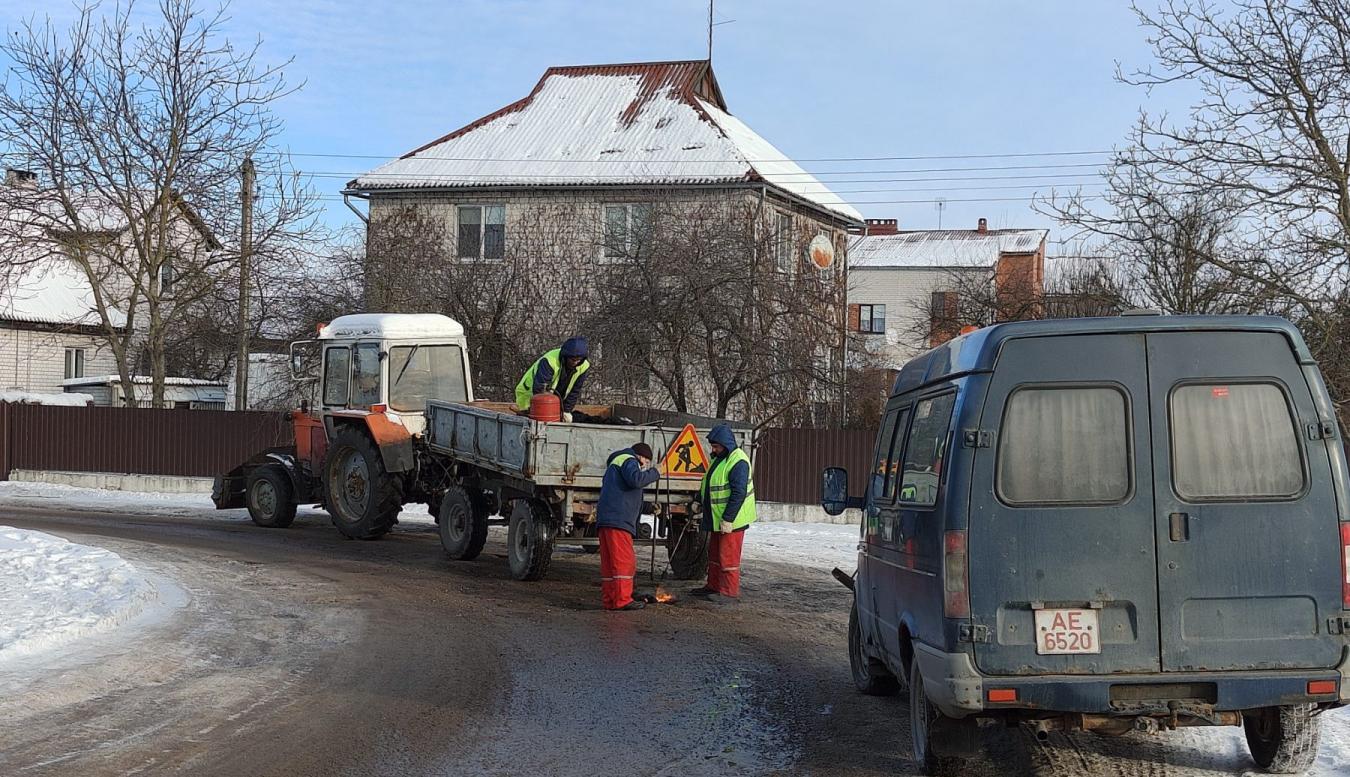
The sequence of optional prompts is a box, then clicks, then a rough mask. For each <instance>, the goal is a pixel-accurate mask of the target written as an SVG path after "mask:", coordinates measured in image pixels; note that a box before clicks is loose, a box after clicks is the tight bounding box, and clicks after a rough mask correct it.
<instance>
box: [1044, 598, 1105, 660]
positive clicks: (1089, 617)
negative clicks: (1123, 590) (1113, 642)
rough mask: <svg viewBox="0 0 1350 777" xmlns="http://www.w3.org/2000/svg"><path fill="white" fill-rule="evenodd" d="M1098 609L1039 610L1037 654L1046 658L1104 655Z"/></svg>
mask: <svg viewBox="0 0 1350 777" xmlns="http://www.w3.org/2000/svg"><path fill="white" fill-rule="evenodd" d="M1100 638H1101V629H1100V627H1099V625H1098V622H1097V611H1096V610H1064V609H1055V610H1036V652H1037V653H1039V654H1040V655H1043V656H1061V655H1077V654H1081V653H1100V652H1102V644H1101V639H1100Z"/></svg>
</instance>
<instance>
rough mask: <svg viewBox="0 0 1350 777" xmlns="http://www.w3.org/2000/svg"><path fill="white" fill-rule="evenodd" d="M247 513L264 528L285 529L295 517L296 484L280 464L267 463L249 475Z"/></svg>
mask: <svg viewBox="0 0 1350 777" xmlns="http://www.w3.org/2000/svg"><path fill="white" fill-rule="evenodd" d="M244 504H245V505H246V506H247V507H248V517H249V518H252V519H253V522H254V523H256V524H257V525H259V526H261V527H263V528H265V529H284V528H286V527H287V526H290V525H291V523H293V522H294V521H295V487H294V486H292V485H291V476H290V473H288V472H287V471H286V468H285V467H283V466H282V465H280V464H264V465H263V466H261V467H258V468H257V469H255V470H253V471H252V472H250V473H249V475H248V484H247V485H245V486H244Z"/></svg>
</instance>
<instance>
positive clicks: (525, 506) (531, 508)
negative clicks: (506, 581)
mask: <svg viewBox="0 0 1350 777" xmlns="http://www.w3.org/2000/svg"><path fill="white" fill-rule="evenodd" d="M506 545H507V561H509V562H510V564H511V576H512V577H514V578H515V579H517V580H541V579H543V577H544V575H545V573H547V572H548V563H549V562H550V561H551V560H553V516H552V515H551V514H550V513H549V509H548V505H546V504H544V503H543V502H541V501H539V500H537V499H517V500H516V503H515V505H514V506H513V507H512V508H511V526H510V529H509V531H508V532H507V536H506Z"/></svg>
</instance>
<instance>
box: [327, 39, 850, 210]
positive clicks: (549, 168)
mask: <svg viewBox="0 0 1350 777" xmlns="http://www.w3.org/2000/svg"><path fill="white" fill-rule="evenodd" d="M755 181H765V182H767V183H769V184H771V185H772V186H775V187H778V188H780V189H782V190H784V191H786V192H789V193H791V194H793V195H796V196H798V197H801V198H802V199H804V200H806V201H808V202H809V203H812V204H814V205H816V206H817V207H820V208H823V209H825V210H827V211H830V212H831V213H833V214H834V215H836V216H840V217H843V218H846V219H849V220H852V221H859V222H861V221H862V214H861V213H859V212H858V211H857V210H855V209H854V208H853V206H851V205H849V204H848V203H847V202H845V201H844V200H843V199H842V198H840V197H839V196H838V195H836V194H835V193H833V192H832V191H830V189H829V188H828V187H827V186H825V184H823V183H821V182H820V181H819V180H817V179H816V178H815V176H813V175H811V174H810V173H807V172H806V171H805V170H803V169H802V168H801V167H799V166H798V165H797V163H795V162H793V161H792V160H791V159H788V158H787V157H786V156H785V155H784V154H783V153H782V152H781V151H779V150H778V149H777V148H775V147H774V146H773V144H771V143H769V142H768V141H767V140H765V139H764V138H762V137H760V136H759V135H757V134H756V133H755V132H754V131H753V130H751V129H750V128H749V127H748V126H746V125H745V124H744V123H743V122H741V121H740V120H739V119H737V118H735V117H734V116H732V115H731V114H729V113H727V111H726V105H725V103H723V102H722V97H721V92H720V91H719V90H718V88H717V85H716V80H715V79H714V78H713V76H712V70H711V67H709V66H708V64H707V63H706V62H702V61H693V62H670V63H640V64H632V65H602V66H587V67H555V68H549V70H548V71H546V72H545V73H544V75H543V77H542V78H541V79H540V80H539V83H538V84H536V85H535V87H534V89H533V91H531V92H530V94H529V96H527V97H525V98H524V99H523V100H519V101H517V102H515V103H512V104H511V105H508V106H506V107H505V108H502V109H501V110H499V111H497V112H495V113H492V114H489V115H487V116H485V117H483V118H481V119H479V120H477V121H475V122H473V123H471V124H469V125H467V126H465V127H463V128H461V129H459V130H456V131H455V132H452V133H450V134H449V135H446V136H445V137H443V138H440V139H439V140H436V141H433V142H431V143H429V144H427V145H426V146H423V147H422V148H419V149H417V150H415V151H413V152H410V153H408V154H406V155H404V156H403V157H401V158H399V159H396V160H393V161H391V162H388V163H386V164H383V165H381V166H379V167H377V168H375V169H374V170H371V171H370V172H368V173H366V174H364V175H362V176H360V177H359V178H357V179H355V180H353V181H352V182H351V183H350V184H348V185H349V187H350V188H352V189H356V190H361V191H372V190H387V189H416V188H425V187H437V188H449V187H473V186H540V185H565V186H578V185H580V186H586V185H590V186H595V185H624V186H632V185H644V184H645V185H661V184H710V183H744V182H755Z"/></svg>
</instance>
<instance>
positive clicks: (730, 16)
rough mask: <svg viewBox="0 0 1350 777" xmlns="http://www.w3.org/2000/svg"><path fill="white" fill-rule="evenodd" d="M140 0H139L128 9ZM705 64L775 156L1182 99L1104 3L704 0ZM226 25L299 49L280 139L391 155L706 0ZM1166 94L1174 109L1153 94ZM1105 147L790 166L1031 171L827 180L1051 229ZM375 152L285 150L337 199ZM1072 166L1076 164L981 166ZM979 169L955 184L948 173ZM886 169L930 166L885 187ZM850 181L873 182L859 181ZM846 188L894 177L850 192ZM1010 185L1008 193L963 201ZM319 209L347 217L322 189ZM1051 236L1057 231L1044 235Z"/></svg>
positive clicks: (688, 15)
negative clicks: (1068, 191) (1121, 71)
mask: <svg viewBox="0 0 1350 777" xmlns="http://www.w3.org/2000/svg"><path fill="white" fill-rule="evenodd" d="M143 5H144V6H145V8H144V9H143V10H148V9H149V8H150V7H152V6H151V4H150V3H143ZM716 8H717V13H716V18H717V20H718V21H719V22H720V21H726V20H734V22H731V23H729V24H722V25H720V26H718V27H717V28H716V33H715V36H716V38H715V40H716V43H715V49H714V55H713V64H714V68H715V70H716V72H717V77H718V80H719V82H720V83H721V85H722V89H723V92H724V94H725V96H726V99H727V103H728V105H729V107H730V109H731V111H732V113H734V114H736V115H737V116H739V117H740V118H741V119H742V120H744V121H745V122H746V123H748V124H749V125H750V126H751V127H752V128H754V129H755V130H756V131H757V132H759V133H760V134H761V135H763V136H764V137H766V138H768V139H769V140H770V141H771V142H773V143H774V144H775V145H777V146H778V147H779V148H780V149H781V150H783V151H784V152H785V153H786V154H788V155H789V156H792V157H795V158H799V159H803V160H807V159H820V158H839V157H881V156H927V155H962V154H1014V153H1024V152H1050V151H1101V150H1105V149H1110V148H1111V147H1113V146H1115V145H1118V144H1120V143H1121V142H1122V140H1123V138H1124V137H1125V134H1126V132H1127V130H1128V128H1129V126H1130V124H1131V123H1132V122H1133V120H1134V119H1135V117H1136V115H1137V112H1138V110H1139V108H1140V107H1141V105H1144V104H1145V103H1147V105H1148V107H1149V109H1150V110H1151V111H1155V110H1163V109H1170V110H1172V111H1173V112H1181V111H1184V107H1185V106H1184V102H1181V96H1180V95H1171V94H1154V95H1151V96H1150V95H1148V94H1147V93H1145V92H1144V91H1142V90H1140V89H1137V88H1133V87H1128V86H1124V85H1120V84H1117V83H1116V82H1115V81H1114V80H1113V74H1114V71H1115V65H1116V62H1117V61H1119V62H1121V63H1122V64H1124V65H1125V66H1127V67H1130V66H1139V65H1143V64H1146V63H1147V62H1148V61H1149V50H1148V47H1147V45H1146V43H1145V35H1144V31H1143V30H1141V29H1140V28H1139V27H1138V25H1137V23H1136V21H1135V19H1134V16H1133V14H1132V13H1131V12H1130V11H1129V10H1128V9H1127V8H1126V7H1125V4H1124V2H1118V1H1116V0H1034V1H1032V0H1027V1H1025V2H1007V1H1006V0H967V1H963V2H960V3H945V2H939V3H935V2H919V1H918V0H905V1H903V2H902V1H900V0H894V1H887V0H859V1H857V2H850V1H848V0H840V1H839V2H833V3H821V2H819V0H718V1H717V6H716ZM45 13H52V14H53V15H56V16H57V17H58V18H59V17H68V16H69V15H70V13H71V11H70V5H69V4H68V3H66V2H64V0H53V1H52V2H50V3H42V2H34V0H26V1H24V2H20V1H19V0H0V16H2V17H3V19H4V20H5V22H6V25H7V26H10V25H13V24H14V23H15V22H16V21H17V20H19V19H20V18H24V17H27V16H30V15H33V14H45ZM231 16H232V20H231V22H230V30H231V35H232V37H235V38H238V39H240V40H241V41H248V40H251V39H252V38H254V37H255V36H261V37H262V38H263V40H264V47H263V53H264V56H265V57H266V58H267V59H268V60H269V61H279V60H282V59H284V58H285V57H288V56H293V57H294V58H295V62H294V64H293V65H292V66H291V67H290V68H289V69H288V77H291V78H292V79H293V80H297V81H299V80H304V81H305V86H304V88H303V90H301V91H300V92H299V93H298V94H295V95H293V96H291V97H289V98H287V99H286V101H285V102H284V103H282V104H280V105H278V106H277V110H278V112H279V113H280V114H281V116H282V117H283V118H284V119H285V121H286V127H287V130H286V135H285V144H286V145H287V146H288V147H289V148H290V149H291V151H292V152H295V153H297V154H306V153H335V154H370V155H380V156H383V155H396V154H400V153H403V152H405V151H407V150H410V149H412V148H414V147H416V146H418V145H421V144H422V143H425V142H426V141H428V140H431V139H433V138H436V137H439V136H440V135H442V134H444V133H445V132H448V131H450V130H451V129H454V128H456V127H459V126H461V125H463V124H465V123H467V122H469V121H472V120H473V119H475V118H478V117H479V116H481V115H483V114H486V113H488V112H491V111H493V110H495V109H497V108H499V107H501V106H503V105H505V104H507V103H509V102H511V101H513V100H516V99H518V98H520V97H523V96H524V95H525V94H526V93H527V92H528V91H529V89H530V87H531V86H533V84H534V83H535V81H536V80H537V79H538V77H539V75H540V74H541V73H542V72H543V70H544V69H545V68H547V67H548V66H550V65H562V64H588V63H601V62H623V61H638V60H662V59H686V58H700V57H702V56H704V53H705V47H706V23H707V3H706V0H391V1H389V2H378V1H376V2H372V1H370V0H366V1H365V2H356V1H354V0H285V1H284V2H277V0H236V1H235V2H234V3H232V5H231ZM1169 100H1170V101H1171V103H1170V104H1169V102H1168V101H1169ZM1101 159H1102V158H1101V157H1058V158H1056V157H1045V158H1036V159H1016V158H1004V159H985V160H960V159H925V160H904V161H886V162H803V165H804V166H805V167H807V168H808V169H810V170H812V171H813V172H820V173H828V172H830V171H858V170H867V171H912V170H922V169H929V168H952V167H995V166H1008V165H1028V166H1030V167H1026V168H1022V169H1014V170H1000V171H970V172H964V173H962V172H945V171H944V172H897V173H883V172H871V173H869V174H866V175H863V174H849V173H843V174H834V175H829V174H823V175H822V177H823V178H825V179H827V180H832V181H833V180H838V181H840V182H839V183H834V184H832V185H833V187H834V188H835V189H837V190H840V191H847V192H848V193H846V194H844V195H843V196H845V197H846V198H848V199H850V200H851V201H852V202H854V203H855V204H856V205H857V207H858V208H859V209H860V210H861V211H862V212H863V213H864V215H867V216H869V217H894V218H898V219H899V220H900V223H901V225H902V227H908V228H932V227H936V226H937V219H938V211H937V209H936V207H935V205H934V204H933V203H932V202H921V203H900V202H891V201H896V200H932V199H934V198H936V197H946V198H947V199H948V203H947V206H946V209H945V212H944V215H943V226H947V227H973V226H974V225H975V221H976V219H977V218H978V217H980V216H986V217H988V218H989V220H990V224H991V225H992V226H1053V225H1051V224H1050V223H1048V222H1047V221H1046V220H1045V219H1043V218H1042V217H1040V216H1038V215H1037V214H1035V213H1033V212H1032V211H1031V209H1030V207H1029V205H1028V203H1027V202H1026V201H1025V200H1026V199H1027V198H1029V197H1030V195H1031V194H1032V193H1033V191H1035V189H1032V188H1019V189H1007V188H1001V189H991V188H972V187H991V186H1001V187H1007V186H1028V185H1034V186H1040V187H1042V191H1048V188H1049V185H1050V184H1051V183H1058V184H1059V185H1060V186H1065V185H1073V184H1074V183H1077V182H1082V183H1088V184H1090V183H1091V182H1092V180H1093V179H1092V177H1091V175H1092V172H1093V169H1092V168H1091V167H1076V168H1048V167H1044V166H1045V165H1065V164H1091V163H1094V162H1099V161H1101ZM378 162H379V160H377V159H369V160H355V159H323V158H319V157H307V156H297V157H296V164H297V165H299V166H300V167H301V168H303V169H305V170H307V171H314V172H318V173H340V174H341V175H340V176H336V177H331V178H330V177H318V178H315V185H316V186H317V187H318V188H319V189H320V190H321V191H323V193H324V194H325V195H328V196H334V195H336V193H337V191H338V190H339V189H340V188H341V185H342V183H343V182H344V181H345V180H346V179H347V178H349V177H351V176H352V175H353V174H356V173H359V172H361V171H362V170H364V169H367V168H370V167H374V166H375V165H376V164H378ZM1051 174H1053V175H1086V176H1088V177H1085V178H1079V179H1072V178H1070V179H1045V178H1038V179H1002V180H991V179H989V178H987V176H1028V175H1051ZM957 177H962V178H981V179H980V180H970V181H964V182H958V181H954V180H951V179H953V178H957ZM886 178H911V179H912V178H937V179H943V180H934V181H923V182H919V181H904V182H894V181H891V182H883V181H880V180H878V179H886ZM860 179H866V180H868V181H875V182H870V183H862V182H860ZM860 189H892V190H897V191H875V192H863V191H857V190H860ZM1006 197H1013V198H1022V201H1018V202H958V200H964V199H983V198H1006ZM326 204H327V207H328V208H329V214H328V216H327V220H328V221H329V222H330V223H332V224H340V223H344V222H346V221H349V220H353V219H354V217H353V216H351V214H350V213H349V212H348V211H347V210H346V209H345V208H344V207H343V206H342V204H341V203H340V202H329V203H326ZM1053 236H1054V235H1052V237H1053Z"/></svg>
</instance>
